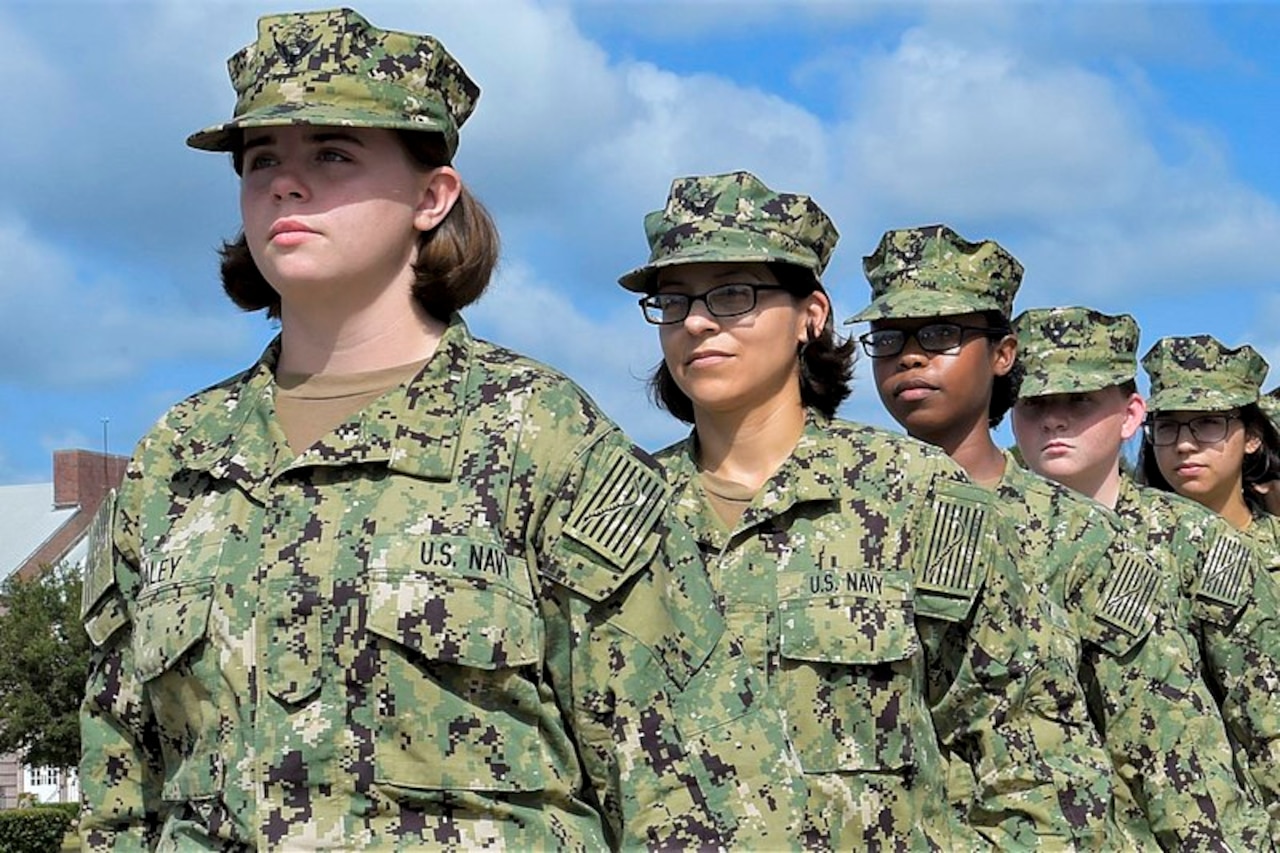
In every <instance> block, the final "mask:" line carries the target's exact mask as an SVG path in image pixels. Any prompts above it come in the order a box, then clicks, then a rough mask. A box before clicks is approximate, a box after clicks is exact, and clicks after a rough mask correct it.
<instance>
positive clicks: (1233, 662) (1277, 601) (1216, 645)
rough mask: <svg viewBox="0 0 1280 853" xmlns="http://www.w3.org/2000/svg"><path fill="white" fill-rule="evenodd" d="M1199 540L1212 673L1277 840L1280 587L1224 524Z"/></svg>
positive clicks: (1195, 603)
mask: <svg viewBox="0 0 1280 853" xmlns="http://www.w3.org/2000/svg"><path fill="white" fill-rule="evenodd" d="M1201 545H1202V547H1201V548H1199V549H1197V556H1198V558H1199V559H1197V560H1196V563H1197V567H1198V571H1197V573H1196V580H1195V585H1194V587H1193V589H1192V591H1191V597H1192V607H1193V611H1194V613H1195V615H1196V616H1197V617H1198V622H1199V624H1200V631H1201V641H1202V643H1203V653H1204V659H1205V665H1206V668H1207V670H1208V673H1207V674H1208V675H1209V677H1210V678H1211V679H1212V680H1213V682H1214V683H1215V684H1216V686H1217V688H1218V695H1219V696H1221V709H1222V718H1223V721H1224V722H1225V723H1226V725H1227V729H1228V731H1229V732H1230V734H1231V736H1232V737H1233V738H1234V739H1235V741H1236V742H1237V743H1239V744H1240V746H1241V748H1242V749H1243V751H1244V753H1245V757H1246V759H1247V761H1248V773H1249V777H1250V779H1251V780H1252V781H1253V782H1254V784H1255V785H1256V786H1257V788H1258V791H1259V793H1260V794H1261V796H1262V800H1263V803H1264V804H1265V805H1266V808H1267V811H1268V812H1269V814H1270V825H1271V836H1272V840H1273V842H1275V843H1280V587H1278V586H1277V584H1276V581H1275V579H1274V578H1273V577H1272V576H1271V575H1270V574H1269V573H1268V572H1265V571H1262V570H1260V569H1259V567H1258V565H1257V560H1256V558H1255V555H1254V554H1253V552H1252V551H1251V550H1250V549H1249V547H1248V546H1247V545H1246V544H1245V543H1244V542H1243V541H1241V539H1240V537H1239V536H1237V535H1236V533H1235V531H1233V530H1231V529H1230V528H1229V527H1228V526H1227V524H1226V523H1225V522H1222V523H1219V522H1218V520H1217V519H1213V520H1212V522H1211V524H1210V526H1209V529H1208V530H1207V531H1206V532H1205V536H1204V538H1203V540H1202V543H1201Z"/></svg>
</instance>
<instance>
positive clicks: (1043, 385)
mask: <svg viewBox="0 0 1280 853" xmlns="http://www.w3.org/2000/svg"><path fill="white" fill-rule="evenodd" d="M1132 379H1133V376H1121V375H1118V374H1115V373H1099V372H1094V371H1081V372H1079V373H1073V374H1070V375H1055V376H1050V377H1049V378H1047V379H1046V378H1044V377H1041V376H1035V375H1032V374H1027V375H1025V376H1023V377H1022V384H1021V385H1020V386H1019V388H1018V399H1019V400H1025V399H1028V398H1030V397H1047V396H1049V395H1050V394H1089V393H1092V392H1094V391H1101V390H1102V389H1104V388H1111V387H1113V386H1115V385H1123V384H1124V383H1126V382H1129V381H1131V380H1132Z"/></svg>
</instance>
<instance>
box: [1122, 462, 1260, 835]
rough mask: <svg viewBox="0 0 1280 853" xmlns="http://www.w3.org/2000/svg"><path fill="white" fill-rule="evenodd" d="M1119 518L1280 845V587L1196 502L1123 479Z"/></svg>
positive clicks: (1235, 537) (1217, 518) (1214, 515)
mask: <svg viewBox="0 0 1280 853" xmlns="http://www.w3.org/2000/svg"><path fill="white" fill-rule="evenodd" d="M1115 511H1116V515H1117V516H1118V517H1119V519H1120V522H1121V524H1123V525H1124V526H1125V530H1126V532H1127V533H1128V534H1129V535H1130V536H1131V538H1132V539H1133V541H1134V542H1135V543H1136V544H1137V545H1138V546H1139V547H1141V548H1143V549H1144V550H1145V551H1146V553H1147V554H1148V555H1149V556H1150V557H1151V558H1152V561H1153V562H1155V564H1156V565H1157V566H1158V567H1159V568H1160V570H1161V575H1162V578H1163V579H1164V582H1165V587H1166V594H1167V595H1169V596H1170V597H1172V598H1173V599H1174V600H1176V601H1177V602H1178V604H1179V620H1180V622H1181V624H1183V625H1184V627H1185V628H1186V630H1187V631H1188V632H1189V634H1190V636H1191V637H1192V639H1193V640H1194V642H1195V646H1194V648H1193V651H1195V652H1196V653H1197V656H1198V659H1199V661H1200V663H1201V665H1202V667H1203V672H1204V676H1205V678H1206V679H1207V680H1208V681H1209V682H1210V684H1211V685H1212V687H1213V694H1214V696H1216V697H1218V702H1219V709H1220V711H1221V713H1222V718H1223V720H1224V721H1225V723H1226V726H1227V731H1228V732H1229V734H1230V735H1231V740H1232V745H1233V747H1234V748H1235V755H1236V762H1237V765H1238V767H1239V771H1240V775H1241V776H1242V778H1244V779H1245V780H1246V781H1247V783H1248V784H1249V788H1250V793H1252V794H1255V795H1257V796H1260V797H1261V800H1262V802H1264V803H1265V804H1266V807H1267V810H1268V811H1269V812H1270V813H1271V827H1272V829H1271V832H1272V838H1273V840H1276V841H1280V836H1278V835H1277V833H1278V832H1280V585H1277V582H1276V579H1274V578H1272V577H1271V576H1270V575H1269V574H1268V573H1267V572H1265V571H1261V570H1260V569H1259V566H1258V562H1257V559H1256V557H1255V555H1254V553H1253V551H1252V550H1251V549H1250V548H1249V546H1248V544H1247V543H1246V542H1245V541H1243V539H1242V538H1241V537H1240V536H1239V535H1238V534H1237V533H1236V531H1235V529H1234V528H1232V527H1231V525H1230V524H1228V523H1227V522H1226V520H1225V519H1223V518H1222V517H1221V516H1219V515H1218V514H1217V513H1214V512H1211V511H1209V510H1207V509H1205V508H1204V507H1203V506H1201V505H1200V504H1198V503H1196V502H1195V501H1192V500H1188V499H1186V498H1182V497H1180V496H1178V495H1176V494H1172V493H1169V492H1165V491H1162V490H1160V489H1153V488H1144V487H1142V486H1139V485H1138V484H1137V483H1135V482H1134V481H1133V479H1132V478H1131V477H1128V476H1122V477H1121V480H1120V493H1119V497H1118V498H1117V500H1116V508H1115Z"/></svg>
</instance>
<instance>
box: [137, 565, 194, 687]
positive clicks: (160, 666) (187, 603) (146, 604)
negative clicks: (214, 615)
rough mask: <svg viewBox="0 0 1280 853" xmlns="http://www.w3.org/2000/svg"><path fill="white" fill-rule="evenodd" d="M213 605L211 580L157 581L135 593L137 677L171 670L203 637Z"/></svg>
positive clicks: (147, 676) (144, 678) (154, 675)
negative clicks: (136, 600)
mask: <svg viewBox="0 0 1280 853" xmlns="http://www.w3.org/2000/svg"><path fill="white" fill-rule="evenodd" d="M212 604H213V582H212V581H211V580H201V581H184V582H181V583H171V584H161V585H159V586H156V587H153V588H151V589H146V590H144V591H143V592H142V594H141V595H139V596H138V604H137V617H136V619H135V623H134V632H133V656H134V661H135V665H136V668H137V672H138V677H139V678H141V679H142V680H143V681H149V680H151V679H153V678H155V677H156V676H157V675H160V674H161V673H163V672H165V671H166V670H168V669H171V668H172V667H173V665H174V664H175V663H176V662H177V661H178V659H179V658H181V657H182V656H183V655H184V654H185V653H186V652H187V650H188V649H190V648H191V647H192V646H194V645H195V644H196V643H198V642H200V641H201V640H203V639H204V637H205V633H206V632H207V630H208V625H209V608H210V607H211V606H212Z"/></svg>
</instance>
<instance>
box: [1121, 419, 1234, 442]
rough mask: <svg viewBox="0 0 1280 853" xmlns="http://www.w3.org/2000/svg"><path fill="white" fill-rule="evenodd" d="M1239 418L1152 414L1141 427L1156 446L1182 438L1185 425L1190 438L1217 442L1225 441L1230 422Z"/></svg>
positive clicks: (1198, 440)
mask: <svg viewBox="0 0 1280 853" xmlns="http://www.w3.org/2000/svg"><path fill="white" fill-rule="evenodd" d="M1238 420H1240V416H1239V415H1231V414H1227V415H1201V416H1200V417H1198V418H1192V419H1191V420H1189V421H1180V420H1178V419H1177V418H1161V417H1156V416H1154V415H1152V416H1150V417H1148V418H1147V420H1146V421H1145V422H1144V423H1143V425H1142V427H1143V429H1145V430H1146V431H1147V438H1149V439H1150V440H1151V443H1152V444H1154V445H1155V446H1156V447H1169V446H1170V445H1173V444H1177V443H1178V442H1179V441H1180V440H1181V439H1182V428H1183V427H1186V428H1187V431H1188V432H1190V433H1191V437H1192V439H1194V440H1195V441H1197V442H1199V443H1200V444H1217V443H1218V442H1220V441H1225V440H1226V438H1227V433H1228V432H1230V430H1231V422H1232V421H1238Z"/></svg>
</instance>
